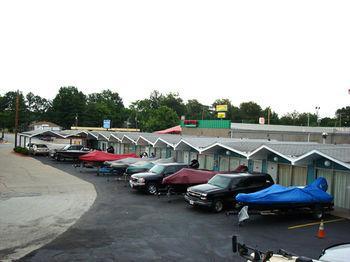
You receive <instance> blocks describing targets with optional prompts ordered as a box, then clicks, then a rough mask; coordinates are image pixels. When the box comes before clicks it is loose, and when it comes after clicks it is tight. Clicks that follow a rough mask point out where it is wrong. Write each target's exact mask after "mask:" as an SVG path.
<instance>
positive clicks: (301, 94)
mask: <svg viewBox="0 0 350 262" xmlns="http://www.w3.org/2000/svg"><path fill="white" fill-rule="evenodd" d="M349 13H350V1H337V0H334V1H323V0H317V1H309V0H302V1H300V0H293V1H283V0H276V1H269V0H264V1H261V0H258V1H254V0H246V1H234V0H230V1H206V0H200V1H191V0H185V1H183V0H177V1H167V0H160V1H154V0H147V1H145V0H141V1H135V0H127V1H118V0H113V1H105V0H98V1H89V0H84V1H82V0H68V1H67V0H59V1H47V0H43V1H38V0H31V1H18V0H11V1H0V94H1V95H3V94H4V93H5V92H7V91H12V90H17V89H19V90H20V91H22V92H23V93H25V94H26V93H28V92H33V93H34V94H37V95H40V96H42V97H45V98H49V99H52V98H53V97H54V96H55V95H56V94H57V92H58V90H59V88H60V87H61V86H76V87H78V89H79V90H80V91H83V92H84V93H86V94H89V93H93V92H99V91H101V90H104V89H110V90H112V91H114V92H118V93H119V94H120V96H121V97H122V98H123V100H124V103H125V105H129V104H130V103H131V102H133V101H135V100H138V99H143V98H146V97H148V96H149V94H150V93H151V91H152V90H159V91H160V92H162V93H168V92H178V93H179V95H180V96H181V97H182V98H183V99H184V100H185V101H186V100H188V99H197V100H199V101H200V102H201V103H204V104H211V103H212V102H213V101H214V100H215V99H218V98H229V99H230V100H231V101H232V103H233V104H234V105H236V106H238V105H239V104H240V103H241V102H247V101H254V102H256V103H258V104H259V105H261V106H262V107H267V106H271V107H272V109H273V110H274V111H276V112H277V113H279V114H280V115H283V114H285V113H287V112H292V111H294V110H296V111H298V112H315V107H316V106H317V107H320V110H319V115H320V116H321V117H325V116H330V117H333V116H334V113H335V111H336V109H337V108H340V107H344V106H349V104H350V103H349V102H350V95H349V93H348V90H349V89H350V33H349V32H350V16H349Z"/></svg>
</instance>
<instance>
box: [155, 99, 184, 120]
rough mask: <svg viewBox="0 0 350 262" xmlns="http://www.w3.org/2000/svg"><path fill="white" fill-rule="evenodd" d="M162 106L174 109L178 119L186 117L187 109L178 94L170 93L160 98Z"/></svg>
mask: <svg viewBox="0 0 350 262" xmlns="http://www.w3.org/2000/svg"><path fill="white" fill-rule="evenodd" d="M160 105H161V106H167V107H169V108H171V109H173V110H174V111H175V112H176V114H177V115H178V117H181V116H182V115H185V112H186V107H185V104H184V103H183V100H182V99H181V98H180V97H179V94H178V93H169V94H167V95H165V96H164V95H163V96H162V97H161V98H160Z"/></svg>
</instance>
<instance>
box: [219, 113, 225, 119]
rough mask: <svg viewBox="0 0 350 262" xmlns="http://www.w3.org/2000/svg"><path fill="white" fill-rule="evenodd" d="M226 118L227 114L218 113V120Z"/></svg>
mask: <svg viewBox="0 0 350 262" xmlns="http://www.w3.org/2000/svg"><path fill="white" fill-rule="evenodd" d="M225 117H226V113H225V112H219V113H218V118H225Z"/></svg>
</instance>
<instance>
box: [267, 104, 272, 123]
mask: <svg viewBox="0 0 350 262" xmlns="http://www.w3.org/2000/svg"><path fill="white" fill-rule="evenodd" d="M270 114H271V109H270V107H269V109H268V110H267V124H268V125H269V124H270Z"/></svg>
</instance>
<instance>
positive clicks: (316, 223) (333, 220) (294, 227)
mask: <svg viewBox="0 0 350 262" xmlns="http://www.w3.org/2000/svg"><path fill="white" fill-rule="evenodd" d="M344 220H346V219H345V218H338V219H332V220H326V221H323V224H326V223H333V222H339V221H344ZM319 224H320V222H314V223H308V224H302V225H296V226H291V227H288V229H296V228H302V227H309V226H315V225H319Z"/></svg>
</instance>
